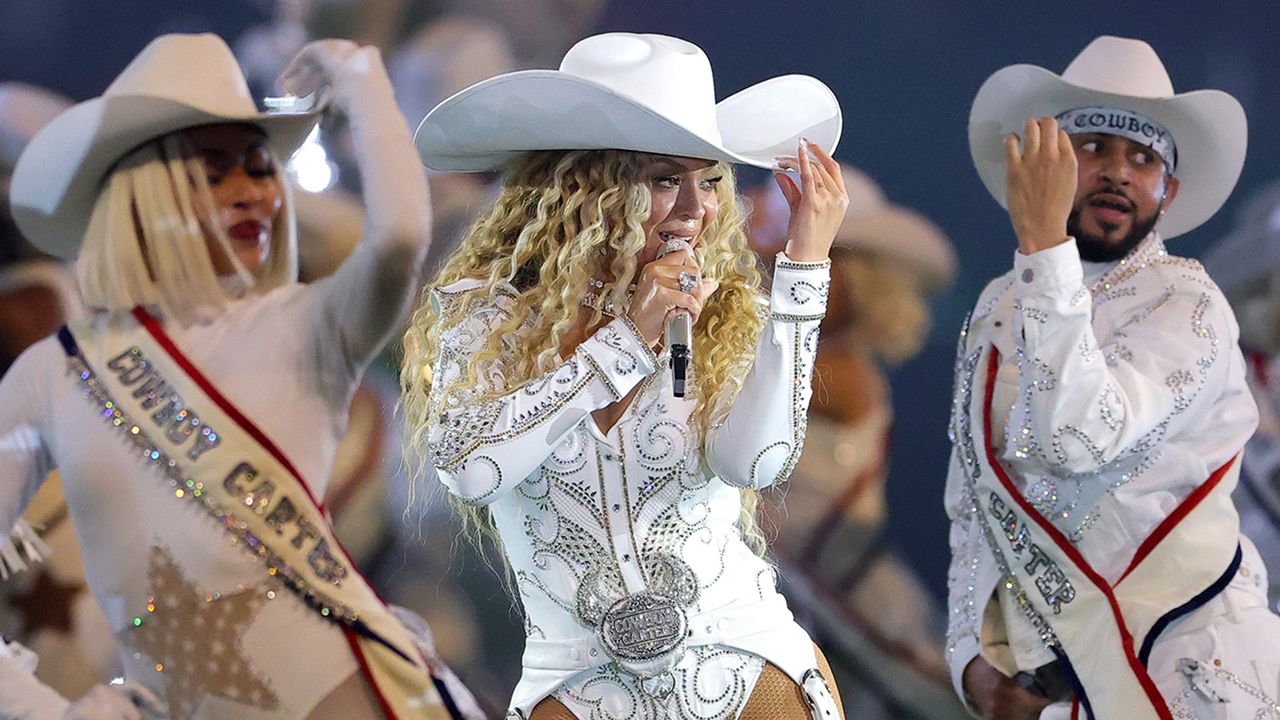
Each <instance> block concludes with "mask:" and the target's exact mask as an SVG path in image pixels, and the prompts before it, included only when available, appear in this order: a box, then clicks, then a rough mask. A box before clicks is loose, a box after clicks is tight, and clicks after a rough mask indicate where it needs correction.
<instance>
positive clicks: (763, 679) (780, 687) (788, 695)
mask: <svg viewBox="0 0 1280 720" xmlns="http://www.w3.org/2000/svg"><path fill="white" fill-rule="evenodd" d="M813 650H814V652H815V653H817V655H818V670H819V671H821V672H822V677H824V678H826V679H827V684H828V685H830V686H831V695H832V696H833V697H835V699H836V705H837V706H838V707H839V708H840V718H841V720H843V719H844V706H843V705H841V703H840V690H839V689H837V688H836V681H835V680H834V679H833V678H832V676H831V665H830V664H828V663H827V658H826V656H825V655H823V654H822V651H821V650H819V649H818V648H817V646H814V648H813ZM811 717H812V714H811V713H810V712H809V701H808V700H806V699H805V696H804V690H802V689H801V688H800V686H799V685H797V684H796V683H795V681H794V680H792V679H791V678H789V677H787V674H786V673H784V672H782V671H781V670H779V669H778V667H777V666H776V665H774V664H773V663H768V662H766V663H765V664H764V669H763V670H761V671H760V679H759V680H756V686H755V688H753V689H752V690H751V697H749V698H747V704H746V706H745V707H743V708H742V712H741V713H740V714H739V715H738V720H809V718H811ZM529 720H577V718H576V717H575V716H574V714H573V713H572V712H570V711H569V708H567V707H565V706H564V705H563V704H561V702H560V701H559V700H556V699H555V698H546V699H544V700H543V701H542V702H540V703H538V705H537V707H535V708H534V709H533V714H532V715H530V716H529Z"/></svg>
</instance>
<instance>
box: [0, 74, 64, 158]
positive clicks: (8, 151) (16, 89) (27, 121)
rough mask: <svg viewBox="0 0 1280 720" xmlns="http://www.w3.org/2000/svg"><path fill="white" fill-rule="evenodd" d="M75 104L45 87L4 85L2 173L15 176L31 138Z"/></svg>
mask: <svg viewBox="0 0 1280 720" xmlns="http://www.w3.org/2000/svg"><path fill="white" fill-rule="evenodd" d="M72 104H73V103H72V102H71V99H70V98H67V97H65V96H63V95H59V94H58V93H55V92H53V91H51V90H46V89H44V88H42V87H36V86H35V85H28V84H26V83H21V82H4V83H0V173H4V174H6V175H7V174H9V173H11V172H13V166H14V165H17V164H18V157H19V156H20V155H22V149H23V148H25V147H26V146H27V143H29V142H31V138H32V137H34V136H35V134H36V133H37V132H39V131H40V128H42V127H44V126H45V125H46V124H48V123H49V121H50V120H52V119H54V118H55V117H57V116H58V115H60V114H62V113H63V112H65V111H66V109H67V108H69V107H71V105H72Z"/></svg>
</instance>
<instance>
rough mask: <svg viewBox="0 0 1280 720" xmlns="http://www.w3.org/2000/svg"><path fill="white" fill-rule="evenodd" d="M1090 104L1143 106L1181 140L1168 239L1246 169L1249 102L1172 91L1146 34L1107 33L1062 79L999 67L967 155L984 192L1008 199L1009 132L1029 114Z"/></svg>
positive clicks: (1219, 198)
mask: <svg viewBox="0 0 1280 720" xmlns="http://www.w3.org/2000/svg"><path fill="white" fill-rule="evenodd" d="M1088 107H1106V108H1117V109H1122V110H1128V111H1131V112H1136V113H1139V114H1142V115H1145V116H1146V117H1148V118H1150V119H1151V120H1154V121H1155V122H1157V123H1159V124H1161V125H1162V126H1164V128H1165V129H1166V130H1168V131H1169V134H1170V135H1172V136H1173V140H1174V142H1175V143H1176V145H1177V151H1178V161H1177V170H1176V173H1175V174H1176V175H1177V177H1178V181H1179V183H1180V186H1179V189H1178V198H1177V201H1176V202H1174V203H1173V204H1171V205H1170V206H1169V209H1168V211H1167V212H1166V213H1165V216H1164V218H1163V219H1162V220H1161V221H1160V224H1159V226H1158V227H1159V230H1160V234H1161V235H1163V236H1164V237H1165V238H1166V239H1167V238H1172V237H1175V236H1178V235H1182V234H1183V233H1187V232H1190V231H1191V230H1193V229H1195V228H1196V227H1198V226H1199V225H1200V224H1201V223H1203V222H1205V221H1206V220H1208V219H1209V218H1211V217H1213V215H1214V213H1216V212H1217V211H1218V210H1219V209H1220V208H1221V207H1222V204H1223V203H1225V202H1226V200H1227V197H1228V196H1229V195H1230V194H1231V190H1232V188H1234V187H1235V184H1236V180H1237V179H1239V177H1240V169H1241V167H1243V165H1244V153H1245V146H1246V143H1247V140H1248V125H1247V123H1246V121H1245V115H1244V108H1242V107H1240V103H1239V102H1237V101H1236V99H1235V98H1233V97H1231V96H1230V95H1228V94H1226V93H1224V92H1222V91H1220V90H1195V91H1192V92H1186V93H1181V94H1174V92H1173V83H1172V81H1170V79H1169V73H1168V72H1167V71H1166V70H1165V68H1164V64H1163V63H1162V62H1160V58H1159V56H1157V55H1156V52H1155V50H1153V49H1152V48H1151V46H1150V45H1148V44H1146V43H1145V42H1142V41H1141V40H1130V39H1128V38H1118V37H1110V36H1103V37H1100V38H1097V39H1096V40H1094V41H1093V42H1091V43H1089V46H1088V47H1086V48H1085V49H1084V50H1083V51H1082V52H1081V53H1080V54H1079V55H1077V56H1076V59H1075V60H1072V61H1071V64H1070V65H1068V66H1067V69H1066V70H1065V71H1063V73H1062V75H1061V76H1059V75H1057V74H1055V73H1053V72H1051V71H1049V70H1046V69H1044V68H1042V67H1037V66H1035V65H1011V66H1009V67H1006V68H1003V69H1001V70H998V71H996V73H995V74H994V75H992V76H991V77H990V78H988V79H987V81H986V82H985V83H983V84H982V87H981V88H980V89H979V90H978V96H977V97H976V98H974V100H973V110H972V111H971V112H970V113H969V151H970V152H971V153H972V155H973V163H974V165H975V166H976V167H977V169H978V175H980V176H981V177H982V182H983V183H984V184H985V185H986V186H987V190H988V191H990V192H991V195H992V196H993V197H995V199H996V201H997V202H999V203H1000V204H1001V205H1002V206H1005V205H1007V202H1006V199H1005V193H1006V190H1007V187H1006V179H1005V167H1004V137H1005V135H1007V134H1008V133H1010V132H1017V133H1018V134H1019V135H1021V133H1022V125H1023V123H1024V122H1025V121H1026V120H1027V118H1030V117H1036V118H1039V117H1044V116H1050V117H1053V116H1056V115H1058V114H1060V113H1063V112H1066V111H1068V110H1075V109H1078V108H1088Z"/></svg>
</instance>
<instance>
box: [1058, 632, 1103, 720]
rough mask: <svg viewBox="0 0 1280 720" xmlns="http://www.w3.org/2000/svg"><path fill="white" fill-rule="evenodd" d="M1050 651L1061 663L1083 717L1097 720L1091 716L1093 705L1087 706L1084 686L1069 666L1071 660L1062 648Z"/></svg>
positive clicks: (1087, 698)
mask: <svg viewBox="0 0 1280 720" xmlns="http://www.w3.org/2000/svg"><path fill="white" fill-rule="evenodd" d="M1050 649H1051V650H1052V651H1053V654H1054V655H1057V656H1058V659H1059V660H1061V661H1062V669H1063V671H1064V672H1066V674H1067V681H1068V682H1070V683H1071V687H1072V688H1074V689H1075V691H1076V698H1077V699H1078V700H1080V705H1081V707H1083V708H1084V712H1085V717H1087V718H1089V720H1097V718H1096V717H1094V714H1093V705H1091V704H1089V696H1088V695H1087V694H1085V691H1084V684H1083V683H1081V682H1080V678H1079V676H1077V675H1076V669H1075V668H1074V667H1072V666H1071V658H1068V657H1067V654H1066V653H1065V652H1063V651H1062V648H1050Z"/></svg>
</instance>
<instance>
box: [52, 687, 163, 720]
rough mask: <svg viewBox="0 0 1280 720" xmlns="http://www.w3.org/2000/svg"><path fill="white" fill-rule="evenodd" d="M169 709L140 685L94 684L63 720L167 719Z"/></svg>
mask: <svg viewBox="0 0 1280 720" xmlns="http://www.w3.org/2000/svg"><path fill="white" fill-rule="evenodd" d="M168 713H169V708H168V707H166V706H165V705H163V704H162V703H161V702H160V701H159V700H158V699H156V696H155V695H152V694H151V692H150V691H148V690H147V689H146V688H144V687H142V686H141V685H139V684H137V683H134V682H129V683H125V684H124V685H95V686H93V687H92V688H90V690H89V692H87V693H85V695H84V697H82V698H80V699H79V700H77V701H76V702H75V703H74V704H72V706H71V707H70V708H68V709H67V713H66V715H65V716H64V720H152V718H163V717H168Z"/></svg>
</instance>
